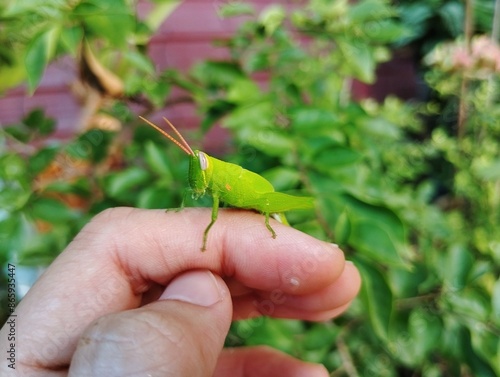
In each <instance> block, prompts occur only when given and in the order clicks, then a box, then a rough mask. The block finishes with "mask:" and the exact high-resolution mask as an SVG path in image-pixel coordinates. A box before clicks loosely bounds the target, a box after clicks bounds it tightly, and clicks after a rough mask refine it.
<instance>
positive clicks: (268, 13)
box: [259, 4, 285, 35]
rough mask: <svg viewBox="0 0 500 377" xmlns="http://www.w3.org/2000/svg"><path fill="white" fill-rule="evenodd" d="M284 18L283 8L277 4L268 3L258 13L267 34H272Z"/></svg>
mask: <svg viewBox="0 0 500 377" xmlns="http://www.w3.org/2000/svg"><path fill="white" fill-rule="evenodd" d="M284 19H285V9H284V8H283V7H282V6H281V5H278V4H272V5H269V6H268V7H267V8H266V9H264V10H263V11H262V13H261V14H260V17H259V20H260V22H261V23H262V25H264V29H265V30H266V33H267V35H272V34H273V33H274V32H275V31H276V29H278V27H280V26H281V24H282V23H283V21H284Z"/></svg>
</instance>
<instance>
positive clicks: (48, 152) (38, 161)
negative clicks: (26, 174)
mask: <svg viewBox="0 0 500 377" xmlns="http://www.w3.org/2000/svg"><path fill="white" fill-rule="evenodd" d="M58 152H59V148H58V147H47V148H42V149H40V150H38V151H37V152H36V153H35V154H34V155H33V156H31V158H30V159H29V161H28V168H29V171H30V173H31V174H33V175H34V176H35V175H37V174H39V173H41V172H42V171H43V170H44V169H45V168H46V167H48V166H49V165H50V163H51V162H52V161H53V160H54V158H55V157H56V155H57V153H58Z"/></svg>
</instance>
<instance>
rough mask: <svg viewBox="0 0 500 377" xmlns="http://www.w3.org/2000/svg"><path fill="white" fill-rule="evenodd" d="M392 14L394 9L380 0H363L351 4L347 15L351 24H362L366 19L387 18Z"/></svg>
mask: <svg viewBox="0 0 500 377" xmlns="http://www.w3.org/2000/svg"><path fill="white" fill-rule="evenodd" d="M393 15H394V11H393V10H392V9H391V8H390V7H388V6H386V5H385V2H384V1H380V0H364V1H360V2H357V3H355V4H353V5H352V6H351V7H350V8H349V10H348V12H347V16H348V18H349V20H350V21H351V22H352V23H353V24H363V23H364V22H366V21H368V20H375V19H379V18H382V19H384V18H388V17H391V16H393Z"/></svg>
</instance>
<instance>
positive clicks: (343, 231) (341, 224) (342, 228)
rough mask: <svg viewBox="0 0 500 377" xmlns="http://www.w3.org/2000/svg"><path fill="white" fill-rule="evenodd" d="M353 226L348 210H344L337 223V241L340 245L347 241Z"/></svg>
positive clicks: (335, 233)
mask: <svg viewBox="0 0 500 377" xmlns="http://www.w3.org/2000/svg"><path fill="white" fill-rule="evenodd" d="M351 228H352V226H351V222H350V220H349V215H348V213H347V211H343V212H342V213H341V214H340V216H339V218H338V220H337V222H336V223H335V229H334V235H335V242H336V243H338V244H339V245H343V244H345V243H347V242H348V240H349V236H350V234H351Z"/></svg>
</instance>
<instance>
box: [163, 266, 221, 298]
mask: <svg viewBox="0 0 500 377" xmlns="http://www.w3.org/2000/svg"><path fill="white" fill-rule="evenodd" d="M222 299H223V291H222V290H221V288H220V287H219V284H218V282H217V279H216V278H215V276H214V275H213V274H212V273H211V272H210V271H190V272H186V273H184V274H182V275H180V276H178V277H176V278H175V279H174V280H172V281H171V282H170V284H169V285H168V286H167V288H166V289H165V291H164V292H163V294H162V295H161V296H160V300H178V301H183V302H189V303H190V304H194V305H199V306H212V305H214V304H215V303H217V302H219V301H222Z"/></svg>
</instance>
